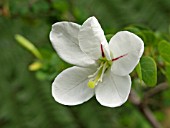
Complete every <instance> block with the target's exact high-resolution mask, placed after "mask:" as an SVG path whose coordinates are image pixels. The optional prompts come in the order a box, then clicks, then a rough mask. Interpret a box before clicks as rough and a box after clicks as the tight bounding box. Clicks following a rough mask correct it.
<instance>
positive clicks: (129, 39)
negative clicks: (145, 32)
mask: <svg viewBox="0 0 170 128" xmlns="http://www.w3.org/2000/svg"><path fill="white" fill-rule="evenodd" d="M109 48H110V51H111V52H112V54H113V59H114V58H117V57H120V58H119V59H117V60H115V61H113V64H112V71H113V73H114V74H117V75H121V76H124V75H128V74H129V73H130V72H132V71H133V69H134V68H135V66H136V65H137V64H138V62H139V59H140V57H141V56H142V54H143V51H144V43H143V41H142V40H141V39H140V38H139V37H138V36H136V35H135V34H133V33H131V32H128V31H121V32H118V33H117V34H116V35H114V36H113V37H112V38H111V40H110V43H109ZM121 56H123V57H121Z"/></svg>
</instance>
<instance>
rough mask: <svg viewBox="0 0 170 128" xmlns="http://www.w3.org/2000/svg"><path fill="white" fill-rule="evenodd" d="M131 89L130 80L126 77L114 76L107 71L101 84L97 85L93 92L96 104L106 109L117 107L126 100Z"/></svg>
mask: <svg viewBox="0 0 170 128" xmlns="http://www.w3.org/2000/svg"><path fill="white" fill-rule="evenodd" d="M130 88H131V78H130V76H129V75H127V76H116V75H114V74H113V73H112V72H111V70H108V71H107V72H106V74H105V76H104V78H103V82H102V83H100V84H99V85H97V88H96V90H95V93H96V99H97V100H98V102H99V103H100V104H101V105H103V106H107V107H117V106H120V105H122V104H123V103H125V102H126V101H127V99H128V96H129V93H130Z"/></svg>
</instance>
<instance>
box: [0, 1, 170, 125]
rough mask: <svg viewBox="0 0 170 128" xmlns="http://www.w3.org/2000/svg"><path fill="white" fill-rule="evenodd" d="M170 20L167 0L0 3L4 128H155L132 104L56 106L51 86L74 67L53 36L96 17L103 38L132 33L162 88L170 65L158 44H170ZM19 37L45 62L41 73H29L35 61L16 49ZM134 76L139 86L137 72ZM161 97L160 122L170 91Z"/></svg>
mask: <svg viewBox="0 0 170 128" xmlns="http://www.w3.org/2000/svg"><path fill="white" fill-rule="evenodd" d="M169 14H170V1H169V0H162V1H161V0H149V1H148V0H143V1H137V0H128V1H125V0H107V1H103V0H88V1H87V0H81V1H76V0H2V1H0V30H1V31H0V128H151V126H150V125H149V124H148V122H147V121H146V120H145V118H144V117H143V116H142V115H141V114H140V113H139V111H138V110H137V109H136V108H135V107H134V106H132V105H131V104H130V103H129V102H127V103H126V104H125V105H123V106H122V107H119V108H106V107H103V106H101V105H99V103H97V101H96V100H95V98H93V99H91V100H90V101H88V102H87V103H84V104H82V105H79V106H75V107H68V106H62V105H60V104H58V103H57V102H55V101H54V99H53V98H52V95H51V83H52V80H53V79H54V78H55V76H56V75H58V74H59V73H60V72H61V71H62V70H64V69H65V68H67V67H69V66H71V65H69V64H66V63H65V62H64V61H62V60H61V59H60V58H59V57H58V56H57V54H56V53H55V51H54V50H53V49H52V46H51V43H50V41H49V32H50V29H51V25H52V24H53V23H55V22H57V21H62V20H67V21H69V20H70V21H75V22H77V23H79V24H82V23H83V22H84V20H85V19H87V17H89V16H92V15H94V16H96V17H97V19H99V22H100V23H101V25H102V27H103V28H104V30H105V34H114V33H116V32H117V31H118V30H129V31H132V32H134V33H136V34H137V35H139V36H140V37H141V38H142V39H143V40H144V41H145V46H148V47H147V48H146V49H145V54H146V55H148V56H151V57H152V58H153V59H154V60H155V61H156V63H157V65H158V73H159V74H158V75H160V77H159V79H158V83H160V82H162V80H165V79H166V78H168V80H170V77H169V76H170V73H169V65H166V64H165V63H166V62H164V61H163V60H162V57H163V56H159V57H158V56H157V55H158V53H159V52H158V48H157V44H158V43H157V42H159V41H160V40H161V39H162V38H163V39H166V40H167V41H169V39H170V36H169V35H168V34H167V35H166V34H164V33H163V34H162V32H166V33H168V28H169V23H170V18H169ZM131 24H137V25H135V26H134V25H131ZM127 26H128V27H127ZM143 26H147V27H149V28H146V27H143ZM150 28H151V29H152V30H153V31H152V30H150ZM155 31H156V32H155ZM15 34H21V35H23V36H24V37H26V38H27V39H29V40H30V41H31V42H33V43H34V44H36V46H37V47H38V48H39V49H40V52H41V54H42V55H43V57H44V58H45V59H44V60H43V61H42V64H43V67H42V68H41V69H40V70H38V71H37V72H30V71H28V66H29V65H30V64H31V63H33V62H34V61H37V59H35V58H34V56H33V55H31V54H30V53H29V52H28V51H26V50H25V49H23V48H22V47H20V45H18V44H17V43H16V41H15V39H14V36H15ZM108 39H110V37H108ZM163 58H164V57H163ZM162 65H163V67H162ZM164 73H165V74H167V75H166V78H165V76H164V75H163V74H164ZM131 75H132V77H133V78H136V79H135V80H136V81H137V79H138V78H137V77H136V72H135V73H134V74H133V73H132V74H131ZM37 78H38V79H37ZM137 83H138V82H137ZM153 83H154V84H155V82H153ZM138 84H139V83H138ZM133 87H134V88H140V90H141V92H140V93H142V91H143V90H147V89H148V87H145V88H144V89H143V90H142V87H137V86H136V85H135V86H133ZM159 96H160V97H161V98H162V100H161V101H156V102H157V103H159V102H161V103H162V106H161V107H160V108H157V109H154V112H155V113H158V114H155V115H156V118H157V119H159V120H160V121H162V118H163V117H162V115H161V114H160V112H161V113H162V108H164V105H165V106H166V107H169V105H170V103H169V98H170V96H169V90H168V91H167V92H166V91H165V92H164V93H163V94H160V95H159ZM160 97H159V98H160ZM163 114H164V113H163Z"/></svg>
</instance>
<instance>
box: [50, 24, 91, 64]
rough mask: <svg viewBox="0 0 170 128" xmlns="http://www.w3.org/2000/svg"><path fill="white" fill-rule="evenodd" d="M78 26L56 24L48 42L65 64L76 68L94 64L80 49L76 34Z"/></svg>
mask: <svg viewBox="0 0 170 128" xmlns="http://www.w3.org/2000/svg"><path fill="white" fill-rule="evenodd" d="M79 28H80V25H78V24H75V23H72V22H58V23H55V24H54V25H53V26H52V30H51V32H50V40H51V42H52V44H53V47H54V48H55V50H56V52H57V53H58V55H59V56H60V57H61V58H62V59H63V60H65V61H66V62H68V63H70V64H74V65H78V66H87V65H91V64H94V61H93V60H92V59H90V58H89V57H88V56H87V55H86V54H85V53H83V52H82V51H81V49H80V46H79V42H78V33H79Z"/></svg>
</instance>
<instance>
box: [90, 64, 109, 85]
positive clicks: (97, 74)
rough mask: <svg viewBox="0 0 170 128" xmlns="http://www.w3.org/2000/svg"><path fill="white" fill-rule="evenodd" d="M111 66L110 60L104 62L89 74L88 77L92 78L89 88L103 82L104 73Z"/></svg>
mask: <svg viewBox="0 0 170 128" xmlns="http://www.w3.org/2000/svg"><path fill="white" fill-rule="evenodd" d="M109 66H110V64H109V62H108V61H106V62H102V63H101V65H100V67H99V68H98V69H97V71H96V72H95V73H94V74H93V75H90V76H88V78H91V79H90V80H89V82H88V84H87V85H88V87H89V88H94V87H95V86H96V85H97V84H98V82H102V78H103V75H104V73H105V71H106V69H107V68H108V67H109Z"/></svg>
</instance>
